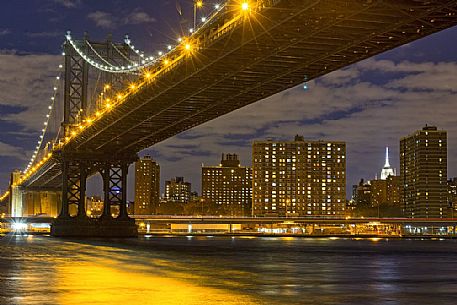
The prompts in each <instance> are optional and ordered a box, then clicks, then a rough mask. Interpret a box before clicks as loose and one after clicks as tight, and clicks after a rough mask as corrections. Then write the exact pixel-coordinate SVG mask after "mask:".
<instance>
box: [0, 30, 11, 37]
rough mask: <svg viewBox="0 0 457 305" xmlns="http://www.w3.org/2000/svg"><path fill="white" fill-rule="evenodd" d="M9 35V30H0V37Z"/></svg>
mask: <svg viewBox="0 0 457 305" xmlns="http://www.w3.org/2000/svg"><path fill="white" fill-rule="evenodd" d="M10 33H11V31H10V30H9V29H0V36H5V35H8V34H10Z"/></svg>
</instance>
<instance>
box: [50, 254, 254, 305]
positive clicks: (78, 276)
mask: <svg viewBox="0 0 457 305" xmlns="http://www.w3.org/2000/svg"><path fill="white" fill-rule="evenodd" d="M156 263H157V262H155V263H154V265H156V266H157V265H162V266H163V265H164V264H165V262H164V261H161V262H159V263H158V264H156ZM154 269H155V268H149V267H142V266H135V265H133V266H130V265H126V264H125V265H122V263H120V262H119V261H115V260H112V259H98V258H97V259H94V260H93V261H91V262H78V263H77V264H65V265H63V266H60V267H57V279H56V280H57V291H58V292H59V295H58V297H57V300H58V304H62V305H70V304H71V305H73V304H75V305H76V304H78V305H80V304H110V305H116V304H122V305H128V304H142V305H147V304H154V305H157V304H170V305H176V304H190V305H192V304H247V305H248V304H262V302H261V301H259V300H254V299H253V298H252V297H250V296H245V295H241V294H237V293H236V292H234V291H229V290H227V289H220V288H211V287H205V286H204V285H202V284H201V283H202V279H199V278H198V277H197V276H194V275H192V274H190V273H182V272H175V271H168V270H164V269H163V268H160V269H157V270H154ZM215 276H217V274H215Z"/></svg>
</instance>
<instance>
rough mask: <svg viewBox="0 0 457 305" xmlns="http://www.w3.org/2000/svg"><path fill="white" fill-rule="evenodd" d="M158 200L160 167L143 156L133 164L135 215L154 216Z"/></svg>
mask: <svg viewBox="0 0 457 305" xmlns="http://www.w3.org/2000/svg"><path fill="white" fill-rule="evenodd" d="M159 200H160V166H159V164H157V162H155V161H154V160H153V159H152V158H151V157H150V156H145V157H144V158H141V159H140V160H139V161H137V162H136V163H135V203H134V211H135V214H136V215H150V214H155V213H156V210H157V207H158V205H159Z"/></svg>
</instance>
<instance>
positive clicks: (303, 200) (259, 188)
mask: <svg viewBox="0 0 457 305" xmlns="http://www.w3.org/2000/svg"><path fill="white" fill-rule="evenodd" d="M345 204H346V144H345V143H344V142H329V141H305V140H304V139H303V137H301V136H296V137H295V140H294V141H288V142H276V141H256V142H254V144H253V214H254V215H256V216H262V215H277V216H287V215H293V216H305V215H342V214H343V213H344V208H345Z"/></svg>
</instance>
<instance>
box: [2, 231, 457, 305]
mask: <svg viewBox="0 0 457 305" xmlns="http://www.w3.org/2000/svg"><path fill="white" fill-rule="evenodd" d="M456 259H457V242H456V241H454V240H446V241H442V240H386V239H381V240H379V239H358V240H356V239H330V238H326V239H300V238H243V237H236V238H231V237H144V238H140V239H130V240H110V241H104V240H79V241H78V240H60V239H55V238H50V237H46V236H26V235H24V236H13V235H8V236H4V237H2V238H1V240H0V304H18V305H19V304H216V303H219V304H412V303H414V304H454V303H455V298H456V297H457V277H456V274H457V265H456V263H455V261H456Z"/></svg>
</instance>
